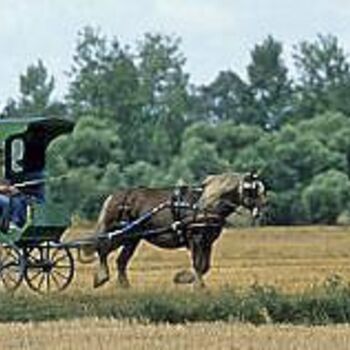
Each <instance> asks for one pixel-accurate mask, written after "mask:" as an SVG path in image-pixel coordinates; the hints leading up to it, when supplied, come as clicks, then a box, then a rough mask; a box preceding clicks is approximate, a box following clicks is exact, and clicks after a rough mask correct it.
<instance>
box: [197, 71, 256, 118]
mask: <svg viewBox="0 0 350 350" xmlns="http://www.w3.org/2000/svg"><path fill="white" fill-rule="evenodd" d="M198 90H199V91H198V96H197V97H196V100H197V101H194V102H195V103H197V107H196V109H195V112H194V113H195V114H196V115H197V116H196V117H195V119H196V120H203V119H204V120H205V121H209V122H210V123H218V122H222V121H232V122H236V123H242V122H243V123H244V122H249V121H250V120H252V119H253V117H252V113H253V109H252V108H251V106H252V103H253V96H252V94H251V92H250V90H249V87H248V85H247V84H246V83H245V82H244V81H243V80H242V79H241V78H240V77H239V76H238V75H237V74H236V73H234V72H232V71H223V72H220V73H219V75H218V76H217V78H216V79H215V80H214V81H213V82H212V83H211V84H209V85H204V86H201V87H200V88H199V89H198Z"/></svg>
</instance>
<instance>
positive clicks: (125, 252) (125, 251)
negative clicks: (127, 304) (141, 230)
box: [116, 240, 140, 288]
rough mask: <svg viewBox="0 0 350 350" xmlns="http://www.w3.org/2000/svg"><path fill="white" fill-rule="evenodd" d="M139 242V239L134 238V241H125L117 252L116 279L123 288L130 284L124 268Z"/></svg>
mask: <svg viewBox="0 0 350 350" xmlns="http://www.w3.org/2000/svg"><path fill="white" fill-rule="evenodd" d="M139 242H140V241H139V240H135V241H130V242H127V243H125V244H124V245H123V248H122V250H121V252H120V253H119V256H118V258H117V260H116V263H117V271H118V276H117V280H118V283H119V285H120V286H121V287H123V288H128V287H129V286H130V283H129V280H128V276H127V273H126V271H127V270H126V269H127V266H128V263H129V261H130V259H131V257H132V256H133V254H134V252H135V249H136V247H137V246H138V244H139Z"/></svg>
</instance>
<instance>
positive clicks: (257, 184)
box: [85, 173, 265, 287]
mask: <svg viewBox="0 0 350 350" xmlns="http://www.w3.org/2000/svg"><path fill="white" fill-rule="evenodd" d="M173 195H174V190H164V189H147V188H138V189H132V190H125V191H120V192H118V193H115V194H113V195H110V196H109V197H108V198H107V199H106V201H105V202H104V204H103V207H102V210H101V212H100V215H99V219H98V222H97V227H96V235H97V236H100V237H101V236H103V235H104V234H105V233H106V232H111V231H113V230H114V229H115V228H116V227H117V226H118V224H119V223H120V222H121V221H123V220H126V221H128V222H130V221H132V220H135V219H137V218H139V217H140V216H141V215H143V214H144V213H147V212H148V211H150V210H152V208H154V207H156V206H158V205H159V204H160V203H163V202H165V201H167V200H169V198H171V197H172V196H173ZM181 200H182V201H183V202H186V203H187V204H189V208H190V209H187V210H186V209H181V207H178V206H176V204H175V205H169V206H168V207H166V208H165V209H164V210H162V211H160V212H159V213H157V214H156V215H154V216H153V217H152V218H151V219H150V220H149V221H147V223H145V224H142V225H140V227H138V228H137V231H138V232H139V233H141V235H137V234H136V235H135V231H133V232H130V235H129V236H127V238H126V239H123V240H122V242H120V241H116V240H113V239H105V240H103V239H102V240H101V239H100V240H98V242H99V243H98V244H97V246H96V247H93V249H86V250H85V253H86V254H91V253H92V252H93V251H97V253H98V256H99V268H98V271H97V273H96V274H95V278H94V287H99V286H101V285H102V284H104V283H105V282H106V281H108V279H109V269H108V264H107V258H108V255H109V254H110V252H112V251H114V250H116V249H117V248H118V247H120V246H121V247H122V248H121V251H120V253H119V255H118V257H117V259H116V264H117V271H118V276H117V277H118V282H119V284H120V285H121V286H123V287H127V286H129V281H128V278H127V274H126V269H127V265H128V262H129V260H130V258H131V257H132V255H133V253H134V252H135V249H136V247H137V246H138V244H139V242H140V240H141V239H145V240H147V241H148V242H150V243H152V244H154V245H156V246H158V247H161V248H168V249H176V248H181V247H186V248H187V249H188V250H189V251H190V253H191V257H192V266H193V269H194V273H187V276H190V277H187V280H186V281H184V279H182V278H181V276H182V275H181V274H177V275H176V276H175V278H174V281H175V282H176V281H177V282H179V283H192V282H195V285H198V286H204V283H203V280H202V276H203V275H204V274H205V273H207V272H208V270H209V268H210V258H211V251H212V245H213V242H214V241H215V240H216V239H217V238H218V237H219V235H220V233H221V231H222V228H223V226H224V224H225V219H226V217H227V216H228V215H230V214H231V213H232V212H234V211H235V210H236V209H237V208H238V207H239V206H244V207H246V208H248V209H249V210H250V211H251V212H252V214H253V215H254V216H257V215H258V214H259V212H260V209H261V207H262V206H263V205H264V202H265V187H264V185H263V183H262V182H261V181H260V180H259V179H258V178H257V176H255V175H252V174H237V173H225V174H221V175H211V176H209V177H207V178H206V179H205V181H204V182H203V184H202V188H201V192H200V193H199V194H198V191H197V190H196V189H191V188H188V189H187V190H185V191H183V193H182V195H181ZM170 203H172V202H170ZM179 208H180V209H179ZM150 229H161V232H159V233H158V234H156V235H151V236H147V237H142V231H145V230H150ZM185 275H186V274H185Z"/></svg>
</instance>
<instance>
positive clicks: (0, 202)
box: [0, 181, 27, 229]
mask: <svg viewBox="0 0 350 350" xmlns="http://www.w3.org/2000/svg"><path fill="white" fill-rule="evenodd" d="M26 216H27V199H26V197H25V195H24V194H23V193H21V191H19V190H18V188H16V187H15V186H13V185H11V184H9V183H7V182H4V181H2V182H0V227H1V228H3V229H4V228H5V229H6V227H7V226H8V222H9V221H10V224H12V225H15V226H16V227H17V228H21V227H23V226H24V224H25V223H26Z"/></svg>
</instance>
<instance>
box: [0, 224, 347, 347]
mask: <svg viewBox="0 0 350 350" xmlns="http://www.w3.org/2000/svg"><path fill="white" fill-rule="evenodd" d="M88 229H89V228H86V227H79V228H75V229H74V230H72V232H69V233H68V235H67V237H66V239H70V238H74V237H78V236H80V232H83V231H86V230H88ZM114 258H115V257H112V258H111V261H110V264H111V267H112V270H113V276H112V277H113V278H112V280H111V281H110V283H108V284H107V285H106V286H104V287H102V288H101V289H98V290H94V289H93V288H92V286H91V285H92V274H93V270H94V267H95V266H94V264H92V265H81V264H77V271H76V276H75V280H74V281H73V283H72V285H71V286H70V287H69V288H68V290H67V291H66V292H65V293H64V294H63V295H60V296H57V297H49V298H48V299H47V298H44V299H41V298H40V297H36V296H33V295H32V296H28V297H27V293H28V292H27V290H26V288H25V287H23V288H21V290H20V291H19V293H18V297H15V298H14V299H13V298H12V297H7V296H6V297H4V298H3V300H1V295H0V304H1V305H0V310H2V314H5V313H6V314H7V316H9V317H7V316H6V317H4V318H2V319H3V320H6V319H7V320H33V319H34V315H35V317H36V320H51V319H52V320H54V321H46V322H31V321H30V322H26V323H20V322H16V323H0V347H1V349H43V348H45V349H59V350H63V349H108V350H109V349H132V348H134V349H150V348H152V349H165V348H166V349H240V350H244V349H250V350H255V349H271V350H274V349H276V350H277V349H305V350H308V349H310V350H312V349H349V347H350V326H349V325H347V324H342V325H337V326H335V325H329V326H328V325H327V326H314V327H310V326H308V327H306V326H303V325H298V326H296V325H293V326H292V325H288V324H284V325H272V324H269V323H270V321H269V317H270V315H271V316H273V313H272V314H270V315H269V314H267V316H266V315H265V312H266V308H265V306H263V308H262V309H261V307H260V306H259V305H257V304H256V302H258V301H259V298H260V297H259V295H257V296H253V297H251V299H250V301H249V302H250V303H252V304H249V302H248V304H246V299H245V295H247V296H249V292H248V293H247V294H245V291H246V290H249V287H250V286H252V285H254V284H258V285H261V286H262V285H270V286H274V287H276V288H277V290H279V291H281V293H287V294H289V295H295V297H296V298H295V300H294V299H291V298H290V297H289V299H288V297H286V298H284V297H283V295H281V296H280V300H279V301H278V302H277V303H276V306H274V300H272V304H269V303H270V302H271V300H268V301H267V304H266V305H270V306H269V307H271V312H276V315H275V316H274V319H277V320H278V319H279V318H280V317H281V316H282V318H283V317H284V316H283V315H284V314H283V313H284V311H283V310H282V311H281V310H279V307H280V306H283V305H284V306H283V307H286V310H285V311H286V312H287V313H288V312H289V313H290V314H289V315H286V317H285V320H287V322H288V320H289V317H290V319H291V320H293V322H295V323H297V324H298V323H301V324H323V323H326V324H328V323H329V322H330V323H332V322H338V321H337V320H339V322H340V323H343V322H344V321H342V320H345V322H348V320H349V319H350V316H349V315H350V309H349V308H348V307H347V305H348V301H349V300H350V299H349V298H350V296H349V289H347V290H346V291H345V292H344V294H339V295H338V292H337V291H335V292H334V293H333V294H332V295H331V296H330V297H329V299H327V298H328V297H327V296H326V297H325V298H323V299H322V295H319V296H317V297H316V299H313V297H312V295H311V296H310V297H307V298H306V299H303V298H301V299H299V294H300V295H302V293H303V292H305V291H306V290H309V289H311V288H313V287H315V286H320V285H322V284H323V283H324V281H325V280H326V279H327V278H329V277H330V276H334V275H339V276H340V277H341V278H342V281H345V283H347V282H349V281H350V267H349V262H350V229H348V228H341V227H288V228H286V227H273V228H270V227H266V228H257V229H237V230H226V231H225V232H224V233H223V235H222V236H221V237H220V239H219V240H218V241H217V243H216V245H215V249H214V255H213V265H212V269H211V271H210V273H209V275H208V276H207V278H206V282H207V287H208V289H207V292H206V293H205V294H202V296H201V295H196V293H192V292H191V287H190V286H174V285H173V283H172V277H173V275H174V274H175V273H176V272H177V271H178V270H179V269H183V268H186V267H188V266H189V257H188V253H187V252H186V251H185V250H178V251H168V250H161V249H158V248H155V247H153V246H150V245H148V244H146V243H144V244H142V245H141V246H140V247H139V249H138V250H137V252H136V254H135V256H134V258H133V260H132V262H131V265H130V280H131V283H132V289H131V291H128V292H125V291H121V290H119V289H118V288H117V286H116V284H115V276H114V273H115V267H114ZM226 287H227V288H228V289H230V288H233V289H234V290H238V291H239V290H242V291H243V294H242V297H241V299H239V298H238V299H232V298H231V297H229V299H227V298H226V297H225V295H224V294H220V290H221V289H223V288H224V289H225V288H226ZM178 292H179V293H178ZM216 292H218V293H216ZM157 293H158V294H157ZM162 293H163V294H162ZM187 293H188V294H187ZM154 294H155V297H153V295H154ZM157 295H158V296H161V297H162V298H159V300H158V299H157V298H158V297H157ZM167 295H168V296H169V297H170V298H171V297H172V296H173V299H174V300H172V303H170V304H171V305H167V303H168V299H167V298H168V297H167ZM177 296H179V297H178V299H177ZM198 297H199V301H200V303H201V304H199V305H202V306H203V307H202V306H199V309H198V308H197V309H196V307H194V308H193V312H194V314H193V315H192V314H191V312H192V311H190V314H189V315H190V317H192V316H194V319H199V320H203V319H204V320H207V319H211V318H210V315H208V316H209V317H208V318H207V317H206V316H207V313H206V312H207V311H206V310H207V308H209V309H208V310H210V312H211V315H213V319H226V318H225V317H221V316H220V315H217V316H218V317H217V318H216V316H215V315H216V313H217V312H219V313H220V312H223V311H225V310H226V306H230V307H231V309H232V312H233V314H234V313H235V310H236V307H238V308H241V310H242V312H243V314H242V315H243V316H244V315H245V316H244V317H246V318H244V317H243V318H238V319H235V318H234V319H233V321H235V322H210V323H208V322H207V323H206V322H198V323H188V324H186V323H183V322H179V323H177V322H174V323H175V324H167V323H157V322H158V321H155V323H153V322H154V320H157V319H159V317H160V319H161V318H162V317H163V316H165V317H166V319H169V317H173V316H171V315H175V316H176V314H177V312H179V313H180V314H181V313H183V312H184V313H185V314H186V308H187V307H188V306H187V307H186V305H188V303H193V302H198V300H197V299H198ZM207 297H208V299H206V298H207ZM281 297H282V299H281ZM220 298H221V299H220ZM320 298H321V299H320ZM175 299H176V300H175ZM206 300H208V304H206ZM235 300H236V301H235ZM165 301H166V302H165ZM130 302H131V304H130V305H129V304H128V303H130ZM135 303H136V304H137V305H136V306H135V305H134V304H135ZM221 303H222V304H221ZM232 303H236V304H232ZM191 305H192V304H191ZM264 305H265V304H264ZM304 305H305V309H304ZM129 306H135V309H134V311H133V310H131V311H130V312H129ZM154 307H155V308H156V309H154ZM213 307H214V309H213ZM218 307H219V308H218ZM215 308H216V309H215ZM90 309H91V310H90ZM189 309H191V308H190V307H189ZM118 310H119V311H118ZM203 310H204V311H203ZM218 310H219V311H218ZM220 310H221V311H220ZM304 310H305V312H304ZM199 311H200V312H202V314H203V313H204V318H203V317H202V316H203V315H202V314H198V312H199ZM260 311H261V312H262V314H261V312H260ZM118 312H124V313H126V314H127V315H128V314H130V315H133V314H137V312H141V316H142V315H143V314H145V315H146V314H147V315H151V316H152V315H153V316H152V317H153V318H154V320H153V322H152V323H149V321H147V322H146V323H145V322H140V320H139V321H138V322H136V321H127V320H125V319H117V318H118V317H119V316H117V314H118ZM168 312H169V315H170V316H169V317H168V316H167V313H168ZM196 313H197V316H196ZM337 313H339V315H337ZM2 314H0V317H2ZM11 315H13V317H12V316H11ZM91 315H92V317H91ZM191 315H192V316H191ZM17 316H18V318H17ZM115 316H117V317H115ZM333 316H334V317H335V318H330V319H329V322H328V319H327V317H333ZM338 316H339V318H337V317H338ZM106 317H109V318H106ZM152 317H151V318H150V320H151V319H152ZM196 317H197V318H196ZM220 317H221V318H220ZM257 317H258V319H261V318H262V323H267V324H266V325H261V326H258V327H257V326H253V325H251V324H249V323H248V324H246V323H244V324H242V323H239V322H240V321H241V320H243V321H245V320H248V321H249V320H256V319H257ZM72 318H73V319H72ZM74 318H76V319H74ZM121 318H123V317H121ZM304 318H305V320H304ZM141 320H142V317H141ZM313 320H314V321H313ZM237 321H238V323H237ZM283 322H286V321H283ZM257 323H259V322H257Z"/></svg>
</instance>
